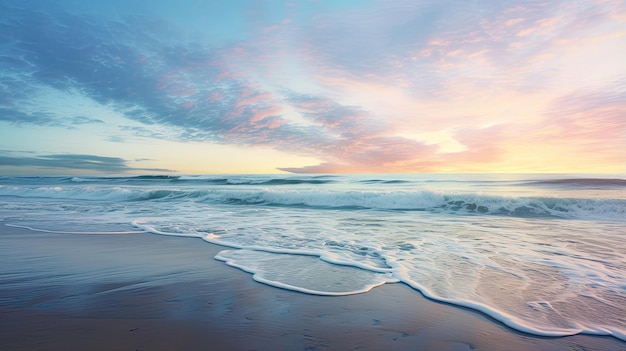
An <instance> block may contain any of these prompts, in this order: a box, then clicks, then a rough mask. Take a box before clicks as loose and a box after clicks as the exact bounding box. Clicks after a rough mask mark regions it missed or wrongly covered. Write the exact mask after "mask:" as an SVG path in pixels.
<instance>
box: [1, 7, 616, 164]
mask: <svg viewBox="0 0 626 351" xmlns="http://www.w3.org/2000/svg"><path fill="white" fill-rule="evenodd" d="M61 4H62V5H59V4H58V3H53V2H49V1H36V0H35V1H0V77H2V78H1V79H0V173H1V174H42V173H50V174H70V173H167V172H177V173H274V172H285V171H286V172H296V173H300V172H311V173H336V172H345V173H405V172H555V173H557V172H564V173H585V172H597V173H624V172H626V151H624V150H626V64H625V62H626V3H624V2H623V1H607V0H584V1H582V0H581V1H551V2H535V1H506V2H499V3H497V4H496V3H491V2H480V3H475V2H451V1H434V0H420V1H414V0H410V1H365V2H361V1H313V0H311V1H260V2H256V1H255V2H249V1H228V2H225V1H182V2H166V1H140V2H134V5H132V6H131V5H128V4H127V3H126V2H124V1H117V0H115V1H107V2H99V1H95V2H87V1H63V2H61Z"/></svg>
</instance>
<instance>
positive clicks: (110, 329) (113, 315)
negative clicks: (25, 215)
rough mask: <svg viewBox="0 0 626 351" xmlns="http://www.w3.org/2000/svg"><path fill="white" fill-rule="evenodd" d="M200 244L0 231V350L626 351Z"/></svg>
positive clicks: (391, 287) (608, 341)
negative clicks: (277, 274)
mask: <svg viewBox="0 0 626 351" xmlns="http://www.w3.org/2000/svg"><path fill="white" fill-rule="evenodd" d="M197 240H198V239H193V238H175V237H166V236H158V235H154V234H124V235H97V234H89V235H84V234H83V235H78V234H59V233H46V232H34V231H29V230H25V229H21V228H14V227H8V226H4V225H1V226H0V251H1V252H2V255H0V276H1V277H2V284H1V285H0V345H1V346H2V347H1V349H2V350H626V343H624V342H621V341H619V340H617V339H615V338H612V337H598V336H587V335H576V336H571V337H562V338H542V337H535V336H531V335H525V334H522V333H518V332H515V331H512V330H511V329H509V328H507V327H505V326H503V325H502V324H500V323H498V322H496V321H494V320H492V319H490V318H488V317H485V316H483V315H481V314H479V313H476V312H473V311H470V310H466V309H463V308H459V307H456V306H450V305H446V304H441V303H437V302H433V301H430V300H428V299H425V298H424V297H422V296H421V295H420V294H419V293H418V292H417V291H415V290H413V289H411V288H409V287H408V286H406V285H404V284H386V285H384V286H381V287H378V288H375V289H373V290H372V291H370V292H368V293H365V294H358V295H351V296H338V297H329V296H313V295H307V294H303V293H298V292H293V291H288V290H283V289H278V288H274V287H270V286H266V285H263V284H260V283H257V282H255V281H253V279H252V277H251V275H250V274H248V273H245V272H242V271H239V270H237V269H234V268H231V267H228V266H226V265H225V264H224V263H223V262H219V261H216V260H215V259H214V256H215V255H216V254H217V253H218V252H219V251H220V250H221V249H222V247H220V246H217V245H212V244H208V243H206V244H202V245H198V242H197Z"/></svg>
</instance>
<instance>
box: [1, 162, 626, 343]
mask: <svg viewBox="0 0 626 351" xmlns="http://www.w3.org/2000/svg"><path fill="white" fill-rule="evenodd" d="M0 220H1V221H2V223H4V224H5V225H9V226H18V227H26V228H30V229H33V230H39V231H50V232H59V233H84V234H94V233H99V234H112V235H115V234H120V235H121V234H125V233H137V232H148V233H154V234H161V235H174V236H181V237H192V238H200V239H202V240H204V241H208V242H212V243H216V244H221V245H224V246H226V247H228V249H225V250H223V251H221V252H220V253H219V254H218V255H217V256H216V257H215V258H216V259H218V260H221V261H224V262H225V263H226V264H228V265H230V266H233V267H237V268H240V269H242V270H245V271H247V272H250V273H252V274H253V278H254V279H255V280H257V281H259V282H261V283H265V284H269V285H273V286H276V287H280V288H284V289H291V290H295V291H299V292H302V293H307V294H318V295H348V294H355V293H366V292H367V291H369V290H370V289H373V288H375V287H376V286H379V285H382V284H396V283H400V284H407V285H409V286H410V287H412V288H414V289H415V290H416V294H419V293H421V294H423V295H425V296H427V297H428V298H431V299H433V300H436V301H441V302H445V303H449V304H455V305H459V306H464V307H468V308H472V309H474V310H476V311H479V312H480V313H484V314H486V315H488V316H491V317H493V318H495V319H497V320H498V321H500V322H502V323H504V324H506V325H507V326H509V327H511V328H514V329H517V330H519V331H522V332H527V333H533V334H537V335H544V336H558V335H571V334H577V333H586V334H596V335H612V336H615V337H617V338H619V339H621V340H626V244H625V242H626V179H625V178H624V176H616V175H563V174H558V175H545V174H542V175H529V174H524V175H484V174H460V175H459V174H456V175H432V174H428V175H358V176H357V175H307V176H303V175H204V176H192V175H189V176H80V177H74V176H72V177H0ZM198 245H203V244H202V241H201V240H198Z"/></svg>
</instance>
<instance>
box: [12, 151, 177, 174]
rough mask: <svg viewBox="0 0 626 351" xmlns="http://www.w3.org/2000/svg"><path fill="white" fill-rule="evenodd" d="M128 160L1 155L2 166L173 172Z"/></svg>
mask: <svg viewBox="0 0 626 351" xmlns="http://www.w3.org/2000/svg"><path fill="white" fill-rule="evenodd" d="M127 162H128V161H126V160H124V159H122V158H119V157H106V156H98V155H77V154H67V155H42V156H36V157H16V156H3V155H0V166H13V167H16V166H17V167H25V166H29V167H38V168H49V169H67V170H86V171H94V172H106V173H124V172H129V171H148V172H173V171H172V170H169V169H163V168H141V167H131V166H129V165H128V163H127Z"/></svg>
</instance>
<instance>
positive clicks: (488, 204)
mask: <svg viewBox="0 0 626 351" xmlns="http://www.w3.org/2000/svg"><path fill="white" fill-rule="evenodd" d="M229 189H230V190H229ZM2 195H4V196H16V197H26V198H51V199H76V200H93V201H179V200H192V201H197V202H209V203H223V204H232V205H262V206H281V207H300V208H303V207H310V208H319V209H342V210H358V209H372V210H400V211H446V212H449V213H458V214H475V215H500V216H513V217H526V218H530V217H558V218H577V219H606V220H620V221H622V220H624V219H626V200H620V199H576V198H551V197H509V196H496V195H483V194H481V193H469V194H457V193H453V192H440V191H430V190H421V191H414V192H405V191H392V192H374V191H339V190H321V189H320V190H316V189H307V190H301V189H299V190H295V189H290V188H273V189H271V190H269V189H261V190H251V189H236V188H209V189H201V190H197V189H196V190H191V189H190V190H180V189H174V188H156V189H155V188H144V187H106V188H100V187H90V186H68V187H59V186H53V187H20V186H0V196H2Z"/></svg>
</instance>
